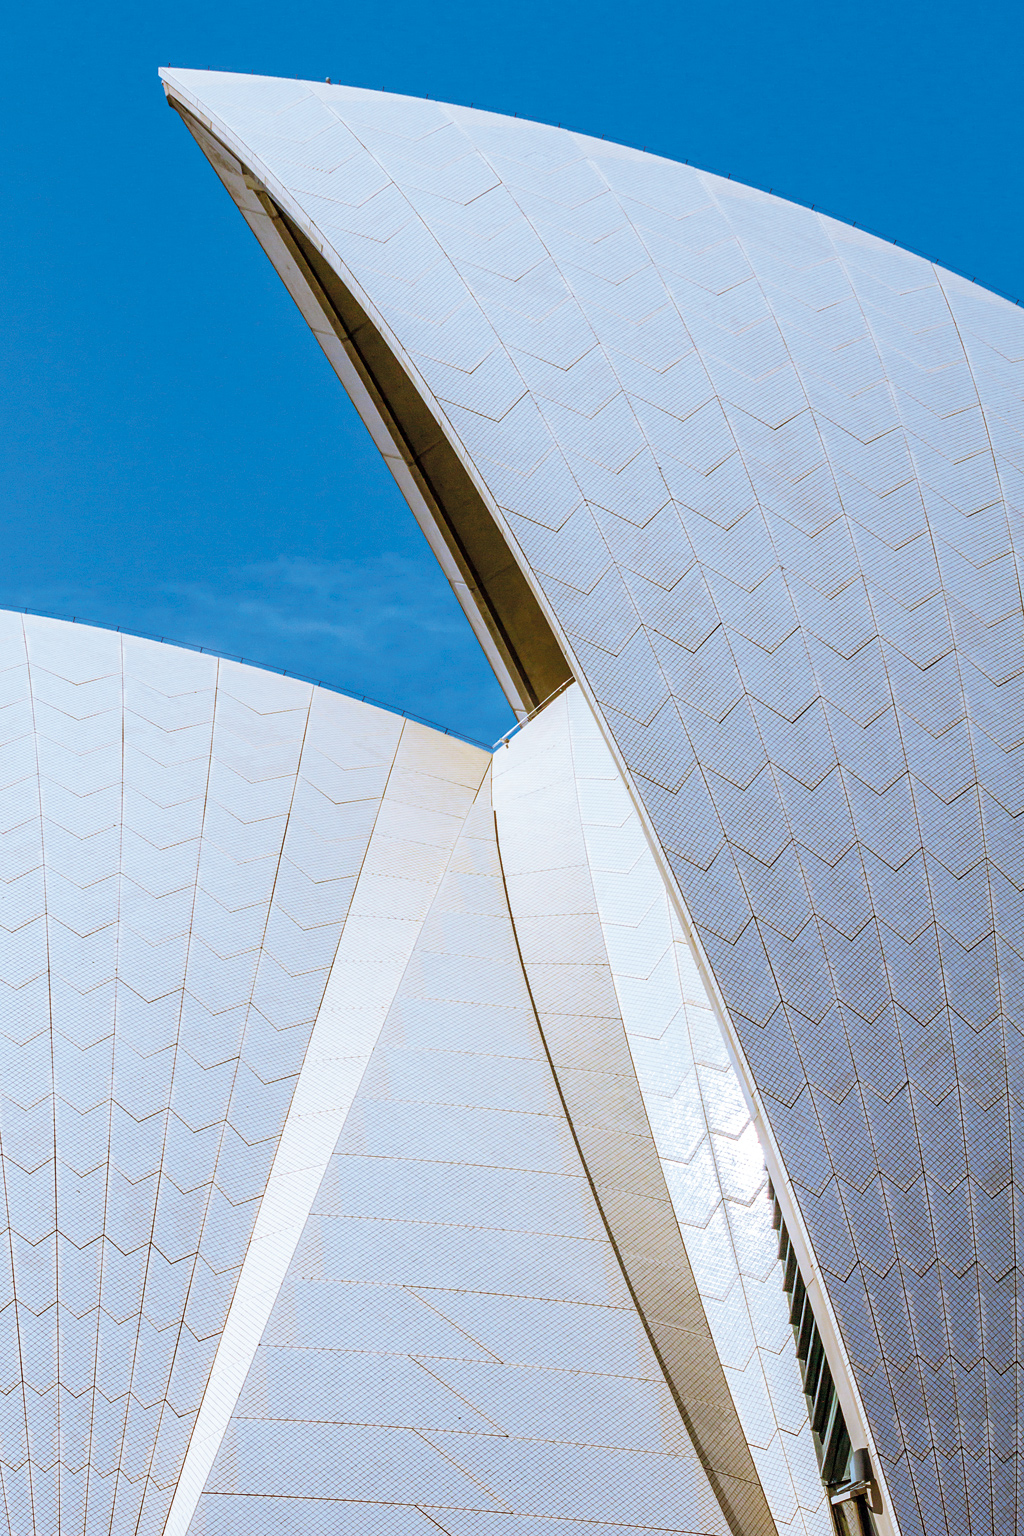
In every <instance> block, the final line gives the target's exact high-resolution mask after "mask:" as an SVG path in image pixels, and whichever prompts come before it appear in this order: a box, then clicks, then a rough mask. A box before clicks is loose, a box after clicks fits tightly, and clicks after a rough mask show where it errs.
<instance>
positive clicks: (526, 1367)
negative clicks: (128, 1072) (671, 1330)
mask: <svg viewBox="0 0 1024 1536" xmlns="http://www.w3.org/2000/svg"><path fill="white" fill-rule="evenodd" d="M570 788H571V785H570ZM557 878H558V877H556V879H557ZM541 1527H543V1528H544V1529H545V1530H548V1529H550V1530H551V1531H553V1532H554V1531H557V1532H564V1533H565V1536H575V1533H577V1532H578V1533H579V1536H592V1533H593V1536H596V1533H605V1532H607V1533H609V1536H610V1533H611V1532H612V1531H613V1530H614V1531H623V1532H625V1531H633V1530H637V1531H639V1530H640V1529H644V1530H652V1529H654V1530H659V1531H664V1532H666V1533H670V1532H671V1533H683V1532H692V1533H708V1536H712V1533H713V1536H727V1533H728V1532H729V1529H730V1528H729V1526H728V1524H727V1523H726V1521H725V1519H724V1517H723V1515H722V1512H721V1510H720V1509H719V1506H718V1503H717V1501H716V1498H715V1496H714V1494H713V1492H712V1489H711V1486H710V1485H709V1482H708V1479H707V1476H706V1475H705V1473H704V1470H703V1468H702V1466H701V1463H700V1461H699V1460H698V1458H697V1456H696V1455H695V1453H694V1449H693V1446H692V1444H691V1442H690V1440H689V1437H688V1436H687V1433H686V1430H685V1428H684V1425H683V1422H682V1420H681V1418H680V1416H679V1414H678V1412H677V1411H676V1406H675V1403H674V1401H673V1397H672V1394H671V1393H670V1391H669V1388H668V1386H667V1385H666V1382H665V1378H664V1375H663V1373H662V1370H661V1367H660V1366H659V1364H658V1361H657V1359H656V1357H655V1354H654V1351H653V1350H652V1348H651V1345H650V1342H649V1339H648V1336H647V1333H646V1331H645V1329H644V1326H643V1323H642V1321H641V1319H640V1317H639V1316H638V1314H637V1311H636V1308H635V1306H634V1303H633V1298H632V1296H631V1294H630V1290H629V1288H628V1287H627V1284H626V1282H625V1279H624V1277H623V1270H622V1267H621V1265H620V1261H619V1258H618V1257H617V1255H616V1251H615V1248H614V1247H613V1244H612V1242H611V1241H610V1239H609V1235H608V1230H607V1228H606V1225H605V1222H604V1220H603V1219H602V1215H601V1211H600V1209H599V1207H598V1204H597V1202H596V1201H595V1198H594V1194H593V1189H592V1185H591V1182H590V1179H589V1178H588V1177H587V1173H586V1170H585V1168H584V1165H583V1163H582V1162H581V1158H580V1153H579V1151H578V1148H577V1142H576V1139H575V1138H574V1134H573V1129H572V1127H571V1126H570V1123H569V1121H568V1120H567V1118H566V1113H565V1109H564V1106H563V1102H562V1099H561V1097H560V1095H559V1092H558V1089H557V1087H556V1082H555V1079H554V1076H553V1074H552V1071H551V1066H550V1063H549V1060H548V1057H547V1054H546V1051H545V1048H544V1042H543V1039H542V1035H541V1031H540V1029H539V1027H538V1018H537V1014H536V1012H535V1008H534V1000H533V999H532V998H531V992H530V989H529V987H528V985H527V981H526V977H525V976H524V972H523V966H522V961H521V957H520V952H519V946H518V944H517V937H516V932H515V929H514V927H513V923H512V919H511V916H510V910H509V904H508V899H507V896H506V888H505V880H504V878H503V868H502V861H501V858H500V856H499V850H498V841H497V838H496V835H495V818H494V815H493V813H492V810H491V804H490V784H489V782H487V783H485V784H484V786H483V788H482V789H481V792H480V796H479V798H478V801H477V804H476V807H475V809H474V811H473V812H472V814H471V816H470V817H469V819H468V820H467V823H466V827H465V831H464V833H463V835H462V837H461V839H460V841H459V843H458V845H457V847H456V849H455V853H454V855H453V857H452V860H451V863H450V866H449V869H448V872H447V874H446V875H445V877H444V880H443V882H442V884H441V886H440V889H439V891H438V894H437V896H436V898H435V901H434V903H433V906H432V908H431V911H430V914H429V916H428V918H427V922H426V924H425V926H424V928H423V932H422V934H421V936H420V938H419V940H418V941H417V944H416V947H415V949H414V951H413V955H412V959H411V963H410V965H409V968H408V970H407V972H406V974H405V976H404V978H403V980H402V983H401V985H400V987H399V990H398V993H397V996H396V998H395V1001H394V1003H393V1005H392V1008H391V1010H390V1013H389V1015H388V1019H387V1021H386V1023H385V1025H384V1028H383V1031H382V1033H381V1036H380V1039H379V1042H378V1044H377V1046H376V1049H375V1050H374V1052H373V1054H372V1056H371V1059H370V1064H369V1067H368V1068H367V1071H366V1073H365V1076H364V1077H363V1080H362V1082H361V1084H360V1086H359V1088H358V1090H357V1092H356V1094H355V1099H354V1102H353V1105H352V1109H351V1111H350V1113H349V1115H348V1117H347V1119H346V1122H345V1126H344V1129H343V1131H342V1133H341V1136H340V1138H339V1140H338V1144H337V1149H336V1151H335V1153H334V1156H333V1157H332V1158H331V1161H330V1164H329V1166H328V1169H327V1172H326V1175H325V1178H324V1181H323V1184H322V1186H321V1188H320V1191H319V1193H318V1195H317V1197H316V1200H315V1203H314V1206H313V1211H312V1214H311V1216H310V1219H309V1221H308V1223H307V1225H306V1229H305V1232H304V1234H303V1237H302V1239H301V1242H300V1244H299V1247H298V1249H297V1251H296V1254H295V1257H294V1260H293V1262H292V1264H291V1267H290V1269H289V1271H288V1275H287V1278H286V1280H285V1283H284V1285H283V1287H282V1289H281V1293H280V1295H279V1298H278V1301H277V1303H276V1305H275V1307H274V1310H273V1313H272V1314H271V1318H270V1322H269V1325H268V1328H267V1330H266V1332H265V1334H264V1337H263V1339H262V1342H261V1343H260V1346H259V1349H258V1350H257V1353H256V1357H255V1360H254V1362H253V1366H252V1369H251V1371H250V1373H249V1376H248V1379H247V1381H246V1384H245V1387H244V1389H243V1392H242V1395H241V1397H240V1399H239V1402H238V1407H237V1410H236V1412H235V1414H234V1416H233V1418H232V1420H231V1423H230V1426H229V1428H228V1431H227V1434H226V1435H225V1438H224V1440H223V1442H222V1445H221V1449H220V1451H219V1453H218V1456H217V1459H216V1461H215V1463H214V1467H213V1471H212V1474H211V1477H210V1480H209V1482H208V1484H207V1487H206V1489H205V1491H204V1493H203V1495H202V1498H201V1499H200V1502H199V1506H198V1509H197V1512H196V1516H195V1519H194V1521H193V1523H192V1526H191V1528H190V1529H191V1533H192V1536H215V1533H221V1532H224V1533H226V1532H237V1531H240V1530H268V1531H269V1530H281V1531H288V1532H291V1533H294V1536H300V1533H301V1536H320V1533H323V1536H326V1533H328V1532H330V1533H331V1536H342V1533H351V1536H364V1533H374V1536H417V1533H422V1536H428V1533H430V1532H436V1531H443V1532H446V1533H448V1536H519V1533H523V1536H525V1533H527V1532H532V1531H535V1530H538V1529H540V1528H541Z"/></svg>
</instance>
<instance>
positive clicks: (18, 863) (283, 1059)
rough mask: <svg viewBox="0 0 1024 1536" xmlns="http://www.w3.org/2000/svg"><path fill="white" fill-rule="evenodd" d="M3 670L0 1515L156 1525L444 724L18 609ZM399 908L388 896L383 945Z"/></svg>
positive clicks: (458, 753)
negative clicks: (365, 898)
mask: <svg viewBox="0 0 1024 1536" xmlns="http://www.w3.org/2000/svg"><path fill="white" fill-rule="evenodd" d="M0 688H2V706H0V730H2V733H3V736H2V760H3V784H2V787H0V815H2V830H3V834H4V836H3V851H4V858H3V886H2V906H0V1009H2V1014H0V1160H2V1170H3V1188H4V1199H5V1206H4V1214H5V1222H4V1241H3V1244H2V1247H0V1251H2V1252H3V1254H4V1262H3V1271H4V1277H5V1278H4V1280H3V1288H4V1294H3V1301H2V1304H0V1318H2V1324H0V1326H2V1330H3V1332H2V1350H0V1357H2V1362H3V1365H2V1369H3V1373H4V1379H3V1384H2V1395H0V1414H2V1422H0V1486H2V1491H3V1499H4V1504H3V1509H4V1514H5V1518H6V1521H7V1525H8V1527H9V1529H10V1530H11V1532H13V1533H16V1536H29V1533H33V1532H35V1533H38V1532H42V1531H56V1530H57V1529H60V1531H61V1532H82V1533H84V1532H86V1531H89V1532H91V1531H101V1530H102V1531H104V1532H112V1533H120V1532H128V1531H131V1532H133V1533H134V1532H139V1533H142V1532H156V1531H160V1530H162V1529H163V1526H164V1522H165V1518H166V1515H167V1511H168V1506H169V1503H170V1499H171V1495H172V1493H173V1490H174V1486H175V1482H176V1479H177V1477H178V1473H179V1470H180V1468H181V1464H182V1458H183V1456H184V1454H185V1448H186V1445H187V1442H188V1439H189V1436H190V1433H191V1431H192V1427H193V1425H194V1423H195V1417H196V1412H197V1409H198V1407H199V1403H200V1399H201V1398H202V1396H203V1391H204V1388H205V1386H206V1383H207V1379H208V1377H209V1373H210V1369H211V1365H212V1362H213V1360H214V1356H215V1353H216V1350H217V1344H218V1339H219V1336H220V1333H221V1330H222V1328H223V1326H224V1320H225V1317H226V1315H227V1312H228V1308H229V1305H230V1302H231V1297H232V1293H233V1291H234V1288H235V1285H236V1283H237V1281H238V1277H239V1271H240V1267H241V1265H242V1262H243V1258H244V1257H245V1255H246V1249H247V1245H248V1244H249V1239H250V1236H251V1234H252V1231H253V1225H254V1222H255V1219H256V1216H257V1212H258V1210H259V1207H260V1201H261V1197H262V1196H263V1193H264V1189H265V1187H266V1184H267V1179H268V1175H269V1174H270V1171H271V1167H272V1165H273V1163H274V1158H275V1153H276V1151H277V1147H278V1142H279V1138H280V1135H281V1130H282V1127H283V1125H284V1122H285V1117H286V1115H287V1112H288V1109H289V1104H290V1101H291V1098H292V1094H293V1090H294V1088H295V1084H296V1080H297V1077H298V1074H299V1072H300V1068H301V1067H302V1064H303V1057H304V1054H305V1051H306V1046H307V1043H308V1041H309V1038H310V1032H311V1029H312V1028H313V1024H314V1020H315V1019H316V1017H317V1011H318V1009H319V1007H320V1003H321V998H322V997H323V993H324V987H325V983H326V982H327V979H328V974H329V972H330V970H331V966H332V962H333V961H334V959H335V952H336V950H337V948H338V940H339V934H340V933H341V930H342V926H343V924H344V921H345V916H346V912H347V910H348V907H349V903H350V901H351V899H352V894H353V890H354V889H355V888H356V886H357V879H358V877H359V875H360V869H361V866H363V865H364V860H365V856H366V851H367V844H368V842H369V841H370V839H371V832H372V831H373V830H374V826H375V821H378V820H385V821H386V820H387V818H388V817H389V816H390V817H391V818H392V820H394V819H395V818H396V817H397V819H398V820H399V821H400V820H401V818H402V816H403V814H404V816H405V819H406V822H407V823H408V821H409V820H410V819H415V818H418V817H419V816H420V812H419V811H418V810H417V809H416V806H417V793H418V794H419V795H420V797H421V798H422V793H423V785H422V783H421V784H420V785H419V786H418V788H417V786H415V785H411V784H410V783H409V782H406V785H405V790H406V792H405V793H403V792H402V788H401V781H402V776H403V772H405V774H406V778H407V780H408V779H409V777H410V775H409V770H410V769H413V770H415V769H416V767H417V763H415V762H410V761H409V760H408V755H407V757H406V759H405V760H403V749H402V742H403V738H406V735H407V733H408V732H411V733H413V735H415V734H416V733H420V735H421V736H428V737H429V736H432V735H434V733H430V732H425V731H424V729H423V728H422V727H418V726H407V725H406V723H405V722H404V721H402V720H401V719H398V718H396V717H394V716H390V715H387V714H385V713H384V712H383V711H380V710H373V709H371V708H369V707H368V706H365V705H361V704H357V703H354V702H352V701H350V700H346V699H342V698H339V697H337V696H335V695H331V694H328V693H325V692H323V691H322V690H318V689H312V688H310V687H308V686H306V685H303V684H300V683H296V682H294V681H291V680H286V679H282V678H278V677H274V676H272V675H270V674H266V673H260V672H257V671H255V670H254V669H252V668H245V667H240V666H236V665H234V664H233V663H227V662H218V661H216V660H214V659H213V658H210V657H208V656H201V655H198V654H195V653H192V652H188V651H180V650H176V649H174V648H171V647H167V646H161V645H156V644H152V643H150V642H146V641H139V640H134V639H131V638H129V637H127V636H121V635H116V634H110V633H105V632H102V631H97V630H90V629H87V628H85V627H84V626H81V625H70V624H59V623H54V622H52V621H48V620H42V619H30V618H22V617H21V616H19V615H12V614H4V615H2V616H0ZM440 739H442V740H445V739H444V738H440ZM450 746H451V748H452V751H451V753H450V754H449V756H450V761H449V763H448V769H447V771H446V774H445V773H442V774H441V775H440V777H441V778H444V777H445V776H447V777H448V778H449V779H452V780H455V781H458V780H459V779H460V778H461V779H463V780H464V779H465V778H466V773H467V768H468V767H470V765H469V764H468V761H467V754H469V755H470V756H471V757H472V758H473V759H474V760H475V761H474V764H473V765H472V766H471V772H470V777H472V772H475V773H476V782H479V777H480V775H481V774H482V772H483V770H484V767H485V765H486V761H487V759H486V754H484V753H480V752H475V751H473V749H468V748H465V747H463V746H462V744H460V743H450ZM411 755H412V756H413V757H414V758H415V757H416V756H417V752H416V750H413V752H412V754H411ZM418 755H419V757H420V759H422V750H420V751H419V754H418ZM428 755H429V751H428ZM418 767H419V768H420V769H426V772H427V773H428V775H429V767H428V766H427V765H425V764H424V763H423V761H422V760H420V761H419V763H418ZM435 774H436V768H435ZM414 776H415V775H414V774H413V777H414ZM389 782H390V784H391V786H392V787H393V788H394V790H395V793H394V794H393V796H392V799H393V801H394V803H393V805H392V806H391V808H390V810H389V809H388V808H387V807H385V809H384V811H383V812H382V810H381V804H382V796H385V792H386V788H387V787H389ZM475 787H476V785H475V783H471V784H470V787H469V794H470V796H471V795H472V793H473V791H474V790H475ZM410 790H411V793H409V791H410ZM403 802H404V804H403ZM456 820H457V818H454V817H453V818H452V823H453V829H452V830H450V832H449V834H448V842H449V846H450V844H451V842H453V841H454V835H455V832H454V823H455V821H456ZM390 832H391V835H392V837H393V838H394V837H395V836H396V827H395V826H394V825H392V826H391V827H390ZM397 835H398V836H399V837H401V835H402V834H401V833H400V832H399V833H398V834H397ZM404 835H405V837H406V840H407V841H408V839H409V836H410V831H409V828H408V826H406V828H405V829H404ZM422 840H423V841H424V842H427V843H429V842H430V841H431V838H430V836H429V833H428V834H427V835H426V836H424V837H423V839H422ZM395 847H396V851H398V852H400V853H402V854H403V855H404V857H403V859H402V863H403V867H407V866H408V864H409V857H408V848H407V847H404V846H403V845H402V844H401V842H398V843H397V844H396V845H395ZM425 852H426V854H427V856H428V857H432V858H434V862H435V863H436V862H437V858H436V850H435V849H428V850H425ZM392 862H394V860H393V861H392ZM385 872H386V871H382V870H377V871H376V872H375V873H376V874H377V875H378V876H379V875H380V874H381V873H385ZM438 876H439V871H438V872H437V875H436V876H435V880H436V878H437V877H438ZM403 883H405V884H408V883H409V882H403V881H402V880H400V879H397V880H395V882H394V885H395V888H396V891H398V890H400V889H401V887H402V885H403ZM422 904H423V903H422V901H421V905H422ZM384 905H385V906H386V903H385V904H384ZM405 906H408V903H405ZM411 916H412V912H411V911H406V910H404V907H403V902H402V900H401V898H399V899H397V900H396V902H395V903H394V904H393V905H392V906H391V907H388V908H387V910H385V911H384V912H383V914H380V913H379V909H378V917H377V919H376V921H375V922H374V923H371V924H370V927H371V928H372V930H373V932H374V933H375V934H376V943H377V947H378V949H379V950H381V951H386V950H387V948H388V944H389V942H391V941H390V940H389V938H388V937H387V932H388V929H389V926H390V927H392V928H393V927H395V926H396V922H397V924H398V925H400V922H401V919H402V918H404V917H411ZM362 932H363V950H364V955H363V958H364V961H365V962H366V963H368V964H369V963H372V960H373V958H374V954H373V943H372V942H371V940H370V937H369V935H368V933H367V929H366V926H365V925H364V926H363V930H362ZM378 958H381V959H383V954H381V955H380V956H379V957H378ZM311 1194H312V1192H310V1198H311ZM253 1343H255V1341H253Z"/></svg>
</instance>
